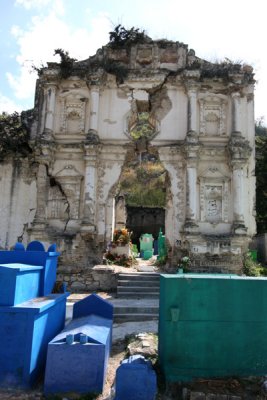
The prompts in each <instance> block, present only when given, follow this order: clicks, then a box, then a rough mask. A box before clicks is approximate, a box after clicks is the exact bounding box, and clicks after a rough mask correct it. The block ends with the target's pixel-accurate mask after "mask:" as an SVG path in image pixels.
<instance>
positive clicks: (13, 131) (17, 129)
mask: <svg viewBox="0 0 267 400" xmlns="http://www.w3.org/2000/svg"><path fill="white" fill-rule="evenodd" d="M28 140H29V130H28V127H27V126H26V124H25V123H24V122H23V118H22V114H19V113H18V112H14V113H13V114H8V113H5V112H3V113H2V114H0V158H1V159H3V158H5V157H6V156H7V155H8V154H10V153H19V154H21V155H25V154H28V152H29V145H28Z"/></svg>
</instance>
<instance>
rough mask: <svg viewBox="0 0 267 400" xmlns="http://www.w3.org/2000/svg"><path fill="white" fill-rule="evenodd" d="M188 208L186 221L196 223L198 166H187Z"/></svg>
mask: <svg viewBox="0 0 267 400" xmlns="http://www.w3.org/2000/svg"><path fill="white" fill-rule="evenodd" d="M186 172H187V189H188V206H187V213H186V214H187V215H186V219H187V220H190V221H194V222H195V221H196V217H197V193H196V187H197V170H196V165H194V166H193V165H191V166H187V171H186Z"/></svg>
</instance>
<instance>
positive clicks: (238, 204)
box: [233, 163, 244, 223]
mask: <svg viewBox="0 0 267 400" xmlns="http://www.w3.org/2000/svg"><path fill="white" fill-rule="evenodd" d="M243 173H244V171H243V167H242V165H239V164H236V163H234V164H233V197H234V198H233V202H234V204H233V208H234V221H235V222H240V223H244V177H243Z"/></svg>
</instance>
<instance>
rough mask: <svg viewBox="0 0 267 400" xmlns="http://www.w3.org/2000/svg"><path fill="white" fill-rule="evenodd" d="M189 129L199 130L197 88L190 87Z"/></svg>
mask: <svg viewBox="0 0 267 400" xmlns="http://www.w3.org/2000/svg"><path fill="white" fill-rule="evenodd" d="M188 131H189V132H197V131H198V127H197V88H196V87H190V88H189V89H188Z"/></svg>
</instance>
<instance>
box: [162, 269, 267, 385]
mask: <svg viewBox="0 0 267 400" xmlns="http://www.w3.org/2000/svg"><path fill="white" fill-rule="evenodd" d="M159 361H160V366H161V369H162V371H163V373H164V375H165V377H166V379H167V380H168V381H187V380H193V379H195V378H200V377H226V376H249V375H266V374H267V278H251V277H240V276H234V275H206V274H182V275H161V277H160V314H159Z"/></svg>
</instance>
